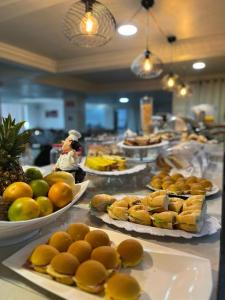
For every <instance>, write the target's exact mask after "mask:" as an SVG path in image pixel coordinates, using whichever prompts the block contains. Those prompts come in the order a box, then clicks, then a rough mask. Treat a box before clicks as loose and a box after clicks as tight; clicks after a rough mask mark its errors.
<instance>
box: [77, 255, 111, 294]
mask: <svg viewBox="0 0 225 300" xmlns="http://www.w3.org/2000/svg"><path fill="white" fill-rule="evenodd" d="M106 279H107V270H106V268H105V267H104V265H103V264H101V263H100V262H98V261H96V260H93V259H90V260H87V261H85V262H83V263H82V264H81V265H80V266H79V267H78V269H77V272H76V275H75V276H74V277H73V280H74V281H75V283H76V285H77V287H78V288H79V289H81V290H84V291H86V292H89V293H93V294H98V293H100V292H101V291H103V290H104V283H105V281H106Z"/></svg>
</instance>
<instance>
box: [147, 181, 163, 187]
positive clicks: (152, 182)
mask: <svg viewBox="0 0 225 300" xmlns="http://www.w3.org/2000/svg"><path fill="white" fill-rule="evenodd" d="M150 185H151V186H152V187H153V188H154V189H161V187H162V181H161V180H160V179H154V180H151V182H150Z"/></svg>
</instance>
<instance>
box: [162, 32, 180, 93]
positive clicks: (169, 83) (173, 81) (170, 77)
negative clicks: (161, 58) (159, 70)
mask: <svg viewBox="0 0 225 300" xmlns="http://www.w3.org/2000/svg"><path fill="white" fill-rule="evenodd" d="M176 40H177V38H176V36H174V35H170V36H168V37H167V41H168V43H169V44H170V46H171V62H170V63H171V65H172V64H173V54H174V53H173V51H172V50H173V49H172V46H173V44H174V43H175V42H176ZM178 81H179V76H178V75H177V74H175V73H174V72H173V71H172V67H170V70H169V73H168V74H166V75H165V76H164V77H163V79H162V84H163V89H165V90H167V91H171V92H172V91H175V90H176V89H177V86H178Z"/></svg>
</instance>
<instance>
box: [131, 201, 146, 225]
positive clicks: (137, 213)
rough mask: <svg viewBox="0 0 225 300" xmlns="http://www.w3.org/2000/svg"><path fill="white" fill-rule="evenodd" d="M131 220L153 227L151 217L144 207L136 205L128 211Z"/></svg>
mask: <svg viewBox="0 0 225 300" xmlns="http://www.w3.org/2000/svg"><path fill="white" fill-rule="evenodd" d="M128 214H129V220H130V221H131V222H134V223H138V224H142V225H151V217H150V214H149V212H148V209H147V207H146V206H144V205H134V206H132V207H131V208H129V210H128Z"/></svg>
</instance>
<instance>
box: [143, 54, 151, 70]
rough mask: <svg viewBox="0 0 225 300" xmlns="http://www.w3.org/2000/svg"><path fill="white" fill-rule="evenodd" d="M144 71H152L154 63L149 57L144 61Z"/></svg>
mask: <svg viewBox="0 0 225 300" xmlns="http://www.w3.org/2000/svg"><path fill="white" fill-rule="evenodd" d="M144 70H145V72H150V71H151V70H152V63H151V61H150V59H149V58H148V57H146V58H145V61H144Z"/></svg>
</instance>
